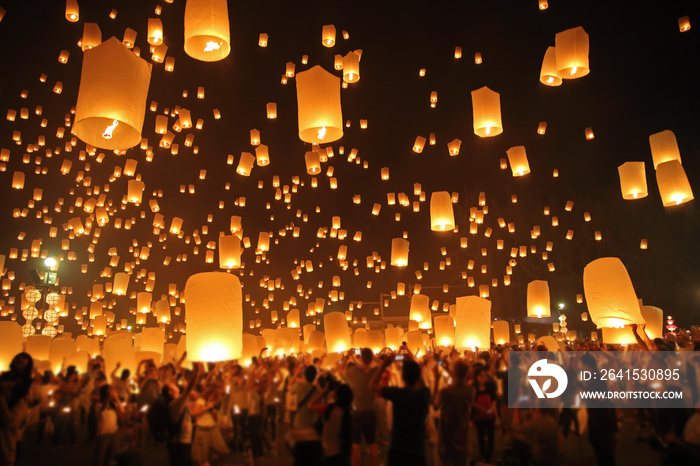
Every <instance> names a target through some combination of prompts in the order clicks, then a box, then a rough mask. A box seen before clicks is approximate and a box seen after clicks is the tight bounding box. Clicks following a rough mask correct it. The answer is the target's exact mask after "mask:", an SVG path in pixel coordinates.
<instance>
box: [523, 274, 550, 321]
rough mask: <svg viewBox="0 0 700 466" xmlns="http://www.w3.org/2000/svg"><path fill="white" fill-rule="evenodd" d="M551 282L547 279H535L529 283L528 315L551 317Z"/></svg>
mask: <svg viewBox="0 0 700 466" xmlns="http://www.w3.org/2000/svg"><path fill="white" fill-rule="evenodd" d="M550 315H551V311H550V304H549V283H547V281H546V280H534V281H531V282H530V283H528V284H527V316H528V317H537V318H542V317H549V316H550Z"/></svg>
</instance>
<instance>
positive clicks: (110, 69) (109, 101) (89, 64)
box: [73, 37, 151, 150]
mask: <svg viewBox="0 0 700 466" xmlns="http://www.w3.org/2000/svg"><path fill="white" fill-rule="evenodd" d="M84 55H85V57H84V59H83V69H82V73H81V77H80V89H79V90H78V102H77V104H76V107H75V124H74V126H73V131H74V132H75V134H76V136H78V138H80V140H82V141H84V142H85V143H87V144H90V145H93V146H95V147H100V148H103V149H108V150H126V149H129V148H131V147H134V146H135V145H137V144H139V143H140V142H141V129H142V128H143V119H144V115H145V112H146V97H147V94H148V86H149V83H150V79H151V65H150V64H149V63H146V61H144V60H142V59H141V58H139V57H137V56H136V55H135V54H134V53H132V52H131V51H130V50H129V49H128V48H126V47H125V46H124V45H123V44H122V43H121V42H119V40H117V39H116V38H114V37H112V38H111V39H109V40H108V41H106V42H103V43H102V44H100V45H98V46H97V47H95V48H93V49H91V50H87V51H86V52H85V54H84Z"/></svg>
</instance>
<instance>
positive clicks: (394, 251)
mask: <svg viewBox="0 0 700 466" xmlns="http://www.w3.org/2000/svg"><path fill="white" fill-rule="evenodd" d="M408 246H409V241H408V240H405V239H403V238H393V239H392V240H391V265H395V266H397V267H405V266H407V265H408Z"/></svg>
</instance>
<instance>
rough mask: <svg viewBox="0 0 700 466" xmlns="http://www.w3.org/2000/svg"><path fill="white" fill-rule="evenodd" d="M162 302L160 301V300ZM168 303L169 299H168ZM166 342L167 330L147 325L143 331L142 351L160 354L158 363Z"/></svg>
mask: <svg viewBox="0 0 700 466" xmlns="http://www.w3.org/2000/svg"><path fill="white" fill-rule="evenodd" d="M158 302H160V301H158ZM166 304H167V301H166ZM164 344H165V332H164V331H163V329H162V328H160V327H146V328H144V329H143V332H141V345H140V350H141V351H148V352H152V353H157V354H158V360H157V361H156V363H158V362H160V360H161V358H162V355H163V345H164Z"/></svg>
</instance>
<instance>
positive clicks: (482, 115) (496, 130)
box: [472, 86, 503, 138]
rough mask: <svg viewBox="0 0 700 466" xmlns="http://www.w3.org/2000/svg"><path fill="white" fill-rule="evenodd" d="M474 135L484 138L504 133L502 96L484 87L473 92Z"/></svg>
mask: <svg viewBox="0 0 700 466" xmlns="http://www.w3.org/2000/svg"><path fill="white" fill-rule="evenodd" d="M472 109H473V116H474V134H476V135H477V136H479V137H482V138H488V137H492V136H498V135H499V134H501V133H502V132H503V124H502V123H501V96H500V94H499V93H498V92H494V91H492V90H491V89H489V88H488V87H486V86H484V87H482V88H481V89H477V90H475V91H472Z"/></svg>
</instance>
